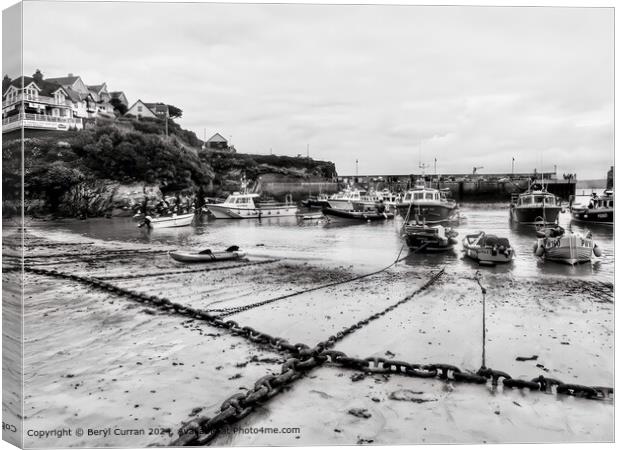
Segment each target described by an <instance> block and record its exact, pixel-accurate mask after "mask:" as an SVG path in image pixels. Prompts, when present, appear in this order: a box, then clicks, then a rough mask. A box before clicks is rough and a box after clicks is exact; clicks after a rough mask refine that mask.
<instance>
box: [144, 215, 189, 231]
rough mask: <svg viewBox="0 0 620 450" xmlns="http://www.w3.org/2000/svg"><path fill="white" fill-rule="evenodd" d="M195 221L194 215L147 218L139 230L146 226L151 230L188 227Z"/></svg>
mask: <svg viewBox="0 0 620 450" xmlns="http://www.w3.org/2000/svg"><path fill="white" fill-rule="evenodd" d="M193 220H194V213H190V214H179V215H177V214H173V215H172V216H168V217H157V218H153V217H151V216H146V217H145V218H144V221H143V222H142V223H141V224H140V225H138V228H142V227H144V226H146V227H147V228H150V229H155V228H173V227H186V226H188V225H191V224H192V221H193Z"/></svg>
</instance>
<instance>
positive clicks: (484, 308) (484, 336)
mask: <svg viewBox="0 0 620 450" xmlns="http://www.w3.org/2000/svg"><path fill="white" fill-rule="evenodd" d="M481 278H482V274H481V273H480V271H479V270H477V271H476V275H475V276H474V279H475V280H476V282H477V283H478V286H480V290H481V291H482V366H481V368H482V369H486V341H487V327H486V294H487V290H486V288H485V287H484V286H482V283H480V279H481Z"/></svg>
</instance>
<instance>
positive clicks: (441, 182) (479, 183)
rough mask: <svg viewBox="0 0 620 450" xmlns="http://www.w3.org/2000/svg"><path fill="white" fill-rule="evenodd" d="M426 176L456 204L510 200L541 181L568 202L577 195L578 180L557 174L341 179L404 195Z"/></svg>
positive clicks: (428, 181) (377, 176)
mask: <svg viewBox="0 0 620 450" xmlns="http://www.w3.org/2000/svg"><path fill="white" fill-rule="evenodd" d="M421 177H424V179H425V181H426V184H427V186H432V187H434V188H437V189H447V190H449V191H450V194H451V197H452V198H454V199H455V200H457V201H509V200H510V196H511V195H512V194H514V193H519V192H523V191H525V190H526V189H527V188H528V186H529V185H530V184H531V183H532V182H534V181H537V182H539V183H540V182H542V180H544V184H545V186H546V188H547V190H548V191H549V192H551V193H552V194H555V195H557V196H559V197H560V198H562V199H563V200H566V201H568V200H569V198H570V196H571V195H575V186H576V183H577V179H576V177H574V176H570V177H562V178H561V179H560V178H558V177H557V175H556V173H555V172H545V173H540V172H539V173H536V172H533V173H515V174H503V173H498V174H480V175H472V174H467V175H465V174H445V175H439V176H436V175H426V176H423V175H413V174H409V175H363V176H350V175H345V176H340V177H338V182H339V183H340V184H341V185H346V184H351V183H354V184H358V185H362V186H364V187H366V188H367V189H376V190H381V189H384V188H387V189H390V190H392V191H394V192H402V191H406V190H407V189H409V188H411V187H412V186H413V185H414V183H415V181H416V180H417V179H419V178H421Z"/></svg>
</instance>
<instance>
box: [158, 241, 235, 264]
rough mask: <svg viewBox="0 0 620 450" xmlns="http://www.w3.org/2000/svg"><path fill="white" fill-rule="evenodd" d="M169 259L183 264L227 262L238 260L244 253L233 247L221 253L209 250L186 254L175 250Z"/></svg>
mask: <svg viewBox="0 0 620 450" xmlns="http://www.w3.org/2000/svg"><path fill="white" fill-rule="evenodd" d="M169 255H170V257H171V258H172V259H174V260H176V261H179V262H184V263H198V262H214V261H229V260H232V259H240V258H243V257H244V256H245V252H242V251H239V247H237V246H236V245H233V246H231V247H229V248H227V249H226V250H225V251H223V252H212V251H211V250H210V249H207V250H202V251H200V252H187V251H179V250H176V251H174V252H170V253H169Z"/></svg>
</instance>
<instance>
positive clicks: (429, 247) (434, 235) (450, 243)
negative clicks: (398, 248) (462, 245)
mask: <svg viewBox="0 0 620 450" xmlns="http://www.w3.org/2000/svg"><path fill="white" fill-rule="evenodd" d="M404 236H405V242H407V246H408V247H409V248H410V249H412V250H421V251H425V252H426V251H429V252H437V251H446V250H450V249H452V248H453V247H454V245H455V244H456V243H457V242H458V241H457V240H456V239H455V238H456V237H457V236H458V233H457V232H456V231H454V230H453V229H452V228H449V227H444V226H443V225H426V224H419V223H410V224H407V225H405V227H404Z"/></svg>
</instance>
